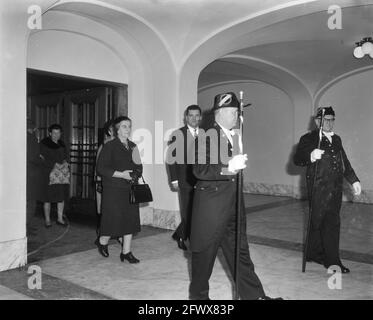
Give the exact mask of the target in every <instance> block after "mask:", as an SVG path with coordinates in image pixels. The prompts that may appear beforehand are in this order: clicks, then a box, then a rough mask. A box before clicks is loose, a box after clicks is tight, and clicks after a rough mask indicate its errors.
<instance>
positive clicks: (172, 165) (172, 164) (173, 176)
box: [167, 135, 178, 182]
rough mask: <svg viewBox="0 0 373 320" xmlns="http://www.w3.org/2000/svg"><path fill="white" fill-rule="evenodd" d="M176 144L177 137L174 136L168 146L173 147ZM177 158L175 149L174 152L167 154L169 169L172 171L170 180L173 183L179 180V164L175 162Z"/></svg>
mask: <svg viewBox="0 0 373 320" xmlns="http://www.w3.org/2000/svg"><path fill="white" fill-rule="evenodd" d="M175 143H176V136H175V135H174V136H173V137H172V139H171V140H170V141H169V143H168V145H169V146H170V145H173V144H175ZM175 157H176V149H173V150H172V151H168V152H167V163H168V168H169V170H170V179H171V182H172V181H176V180H178V177H177V168H176V166H177V163H176V161H173V159H175Z"/></svg>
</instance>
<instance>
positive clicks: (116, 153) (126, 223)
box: [96, 116, 142, 263]
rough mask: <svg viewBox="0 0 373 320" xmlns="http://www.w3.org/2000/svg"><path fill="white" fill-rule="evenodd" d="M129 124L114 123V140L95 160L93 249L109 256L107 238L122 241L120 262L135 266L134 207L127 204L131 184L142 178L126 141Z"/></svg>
mask: <svg viewBox="0 0 373 320" xmlns="http://www.w3.org/2000/svg"><path fill="white" fill-rule="evenodd" d="M131 128H132V121H131V119H129V118H128V117H126V116H120V117H118V118H116V119H115V120H114V135H115V138H114V139H113V140H111V141H109V142H107V143H106V144H105V145H104V146H103V148H102V150H101V152H100V155H99V157H98V161H97V173H98V174H99V175H100V176H101V177H102V185H103V193H102V205H101V208H102V212H101V214H102V217H101V226H100V237H98V238H97V240H96V245H97V247H98V250H99V252H100V254H101V255H103V256H104V257H108V256H109V251H108V242H109V240H110V238H117V237H122V238H123V240H122V243H123V245H122V252H121V253H120V260H121V261H122V262H123V261H124V260H127V261H128V262H129V263H138V262H140V260H138V259H137V258H135V257H134V255H133V254H132V252H131V241H132V235H133V234H134V233H137V232H139V231H140V215H139V206H138V204H131V203H130V202H129V194H130V187H131V182H132V181H133V180H137V179H138V178H139V177H140V176H141V175H142V164H141V160H140V154H139V151H138V149H137V147H136V144H135V143H133V142H132V141H130V140H129V137H130V134H131Z"/></svg>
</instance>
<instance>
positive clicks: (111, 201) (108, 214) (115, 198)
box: [100, 186, 141, 237]
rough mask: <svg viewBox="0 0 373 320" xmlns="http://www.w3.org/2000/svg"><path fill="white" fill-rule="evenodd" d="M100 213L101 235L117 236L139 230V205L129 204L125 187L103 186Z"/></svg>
mask: <svg viewBox="0 0 373 320" xmlns="http://www.w3.org/2000/svg"><path fill="white" fill-rule="evenodd" d="M101 214H102V217H101V227H100V234H101V236H111V237H119V236H123V235H126V234H133V233H136V232H139V231H140V230H141V227H140V213H139V205H137V204H136V205H135V204H130V202H129V190H127V189H121V188H115V187H108V186H105V187H104V190H103V193H102V205H101Z"/></svg>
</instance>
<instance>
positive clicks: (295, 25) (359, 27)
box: [210, 5, 373, 96]
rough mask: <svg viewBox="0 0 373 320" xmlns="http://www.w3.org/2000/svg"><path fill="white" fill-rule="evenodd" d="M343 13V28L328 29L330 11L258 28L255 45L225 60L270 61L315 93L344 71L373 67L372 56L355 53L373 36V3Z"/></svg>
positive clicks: (254, 35) (230, 55) (345, 9)
mask: <svg viewBox="0 0 373 320" xmlns="http://www.w3.org/2000/svg"><path fill="white" fill-rule="evenodd" d="M342 13H343V14H342V29H341V30H330V29H329V28H328V26H327V19H328V17H329V16H328V14H327V12H317V13H313V14H310V15H305V16H301V17H297V18H294V19H290V20H287V21H284V22H281V23H277V24H273V25H270V26H268V27H266V28H263V29H260V30H257V31H256V32H253V33H251V40H252V42H254V43H255V45H253V46H250V47H247V48H244V49H241V50H237V51H235V52H232V53H231V54H229V55H227V56H226V57H225V58H224V61H231V62H234V61H236V58H235V57H236V56H237V55H238V56H242V57H247V60H246V64H247V65H251V66H253V67H255V65H256V64H257V62H256V59H261V60H265V61H269V62H270V63H271V64H275V65H278V66H281V68H284V69H285V70H287V71H288V72H289V73H291V74H294V75H296V77H297V78H299V80H300V81H301V82H302V83H304V84H305V86H306V87H307V89H308V90H309V92H310V93H311V94H312V95H313V96H314V95H315V94H316V93H317V92H318V91H319V90H320V89H321V88H322V87H323V86H325V85H326V84H327V83H328V82H330V81H332V80H333V79H335V78H337V77H340V76H341V75H343V74H346V73H349V72H351V71H353V70H357V69H365V68H368V67H373V59H371V58H369V57H368V56H366V57H364V58H363V59H356V58H354V57H353V55H352V51H353V49H354V47H355V42H357V41H359V40H361V38H362V37H364V36H371V35H373V5H365V6H357V7H349V8H344V9H343V11H342ZM210 69H211V68H210ZM231 76H234V75H233V74H232V75H231Z"/></svg>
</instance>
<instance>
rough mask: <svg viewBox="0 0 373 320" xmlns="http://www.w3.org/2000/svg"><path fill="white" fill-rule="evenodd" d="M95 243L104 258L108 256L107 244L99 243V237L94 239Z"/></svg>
mask: <svg viewBox="0 0 373 320" xmlns="http://www.w3.org/2000/svg"><path fill="white" fill-rule="evenodd" d="M95 245H96V246H97V249H98V252H99V253H100V254H101V255H102V256H103V257H105V258H107V257H108V256H109V249H108V245H107V244H101V243H100V239H99V238H97V239H96V241H95Z"/></svg>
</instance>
